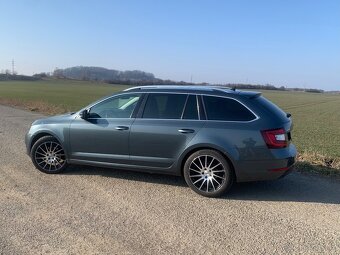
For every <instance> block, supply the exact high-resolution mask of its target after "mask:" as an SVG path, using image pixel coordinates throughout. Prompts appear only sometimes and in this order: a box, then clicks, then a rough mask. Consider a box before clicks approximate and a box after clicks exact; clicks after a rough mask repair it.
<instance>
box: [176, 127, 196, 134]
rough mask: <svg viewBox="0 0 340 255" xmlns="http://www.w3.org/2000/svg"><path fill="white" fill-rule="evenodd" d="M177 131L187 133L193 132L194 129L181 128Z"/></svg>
mask: <svg viewBox="0 0 340 255" xmlns="http://www.w3.org/2000/svg"><path fill="white" fill-rule="evenodd" d="M178 132H180V133H183V134H189V133H194V132H195V130H193V129H186V128H181V129H178Z"/></svg>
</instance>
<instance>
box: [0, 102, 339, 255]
mask: <svg viewBox="0 0 340 255" xmlns="http://www.w3.org/2000/svg"><path fill="white" fill-rule="evenodd" d="M40 117H42V115H39V114H35V113H30V112H26V111H22V110H18V109H13V108H10V107H6V106H0V254H48V253H51V254H156V253H160V254H179V253H182V254H340V182H339V181H336V180H330V179H328V178H321V177H312V176H307V175H302V174H299V173H294V174H291V175H289V176H287V177H286V178H285V179H282V180H278V181H272V182H257V183H246V184H237V185H235V186H234V187H233V188H232V190H231V191H230V193H229V194H227V195H226V196H225V197H223V198H220V199H209V198H204V197H201V196H199V195H197V194H195V193H193V192H192V191H191V190H190V189H189V188H188V187H187V186H186V185H185V182H184V181H183V180H182V179H181V178H179V177H173V176H163V175H151V174H144V173H135V172H129V171H119V170H113V169H98V168H90V167H79V166H77V167H76V166H74V167H70V168H69V169H68V170H67V171H66V172H65V173H63V174H59V175H46V174H43V173H40V172H39V171H37V170H36V169H35V168H34V167H33V164H32V163H31V161H30V159H29V157H28V156H27V155H26V154H25V146H24V135H25V132H26V131H27V129H28V127H29V125H30V124H31V122H32V121H33V120H35V119H37V118H40Z"/></svg>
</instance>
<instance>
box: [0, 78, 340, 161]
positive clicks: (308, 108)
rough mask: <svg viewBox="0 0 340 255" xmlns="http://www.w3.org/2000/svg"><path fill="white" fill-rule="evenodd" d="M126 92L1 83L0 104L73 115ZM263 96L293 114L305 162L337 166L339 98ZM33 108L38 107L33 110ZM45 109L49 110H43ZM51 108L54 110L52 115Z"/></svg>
mask: <svg viewBox="0 0 340 255" xmlns="http://www.w3.org/2000/svg"><path fill="white" fill-rule="evenodd" d="M125 88H128V86H126V85H108V84H103V83H95V82H84V81H70V80H45V81H36V82H25V81H23V82H21V81H20V82H19V81H11V82H0V102H2V103H9V104H14V105H17V106H22V107H25V106H27V105H28V106H29V107H26V108H31V109H32V108H33V109H34V110H36V111H42V112H45V113H46V112H47V113H48V112H51V113H57V112H62V111H75V110H78V109H80V108H82V107H83V106H85V105H87V104H88V103H90V102H93V101H94V100H96V99H98V98H100V97H102V96H105V95H109V94H111V93H114V92H116V91H120V90H123V89H125ZM262 92H263V95H264V96H266V97H267V98H268V99H270V100H272V101H273V102H274V103H276V104H277V105H279V106H280V107H281V108H282V109H284V110H285V111H287V112H289V113H291V114H292V117H293V121H294V129H293V142H294V143H295V144H296V146H297V148H298V150H299V152H300V153H301V154H303V153H305V154H306V155H310V157H311V159H307V160H314V161H315V160H316V161H318V160H326V161H327V160H328V161H332V162H337V164H338V163H339V159H340V95H334V94H315V93H305V92H283V91H262ZM13 102H14V103H13ZM34 104H37V107H36V108H35V107H34ZM44 106H45V107H46V106H50V108H47V109H44ZM51 108H52V109H56V110H55V111H51ZM316 154H318V155H319V156H316ZM320 157H322V158H323V159H320ZM332 162H331V163H332ZM320 164H321V162H320ZM321 165H322V164H321ZM330 165H331V166H333V165H334V164H333V165H332V164H330Z"/></svg>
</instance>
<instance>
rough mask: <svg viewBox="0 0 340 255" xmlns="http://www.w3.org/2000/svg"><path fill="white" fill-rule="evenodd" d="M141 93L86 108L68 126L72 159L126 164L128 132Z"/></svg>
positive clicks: (114, 97) (121, 96)
mask: <svg viewBox="0 0 340 255" xmlns="http://www.w3.org/2000/svg"><path fill="white" fill-rule="evenodd" d="M140 98H141V94H138V93H132V94H124V95H117V96H113V97H110V98H108V99H105V100H104V101H101V102H99V103H97V104H96V105H94V106H92V107H91V108H90V109H88V111H89V113H88V117H87V118H86V119H82V118H80V117H77V118H76V119H75V120H74V121H73V122H72V123H71V127H70V149H71V159H73V160H77V161H83V162H84V161H91V162H98V163H116V164H127V163H128V160H129V134H130V128H131V124H132V122H133V120H134V118H133V117H134V116H133V115H134V111H135V110H137V105H138V102H139V101H140Z"/></svg>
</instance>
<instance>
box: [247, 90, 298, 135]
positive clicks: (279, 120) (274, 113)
mask: <svg viewBox="0 0 340 255" xmlns="http://www.w3.org/2000/svg"><path fill="white" fill-rule="evenodd" d="M253 100H254V101H255V103H256V105H257V106H259V107H261V109H262V110H263V111H265V112H266V114H267V115H268V117H269V118H270V120H271V122H272V123H275V125H276V126H277V128H283V129H284V130H285V131H286V135H287V139H288V141H291V140H292V134H291V131H292V129H293V122H292V119H291V114H290V113H286V112H284V111H283V110H282V109H281V108H280V107H278V106H277V105H276V104H274V103H272V102H271V101H269V100H268V99H266V98H265V97H263V96H257V97H255V98H253Z"/></svg>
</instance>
